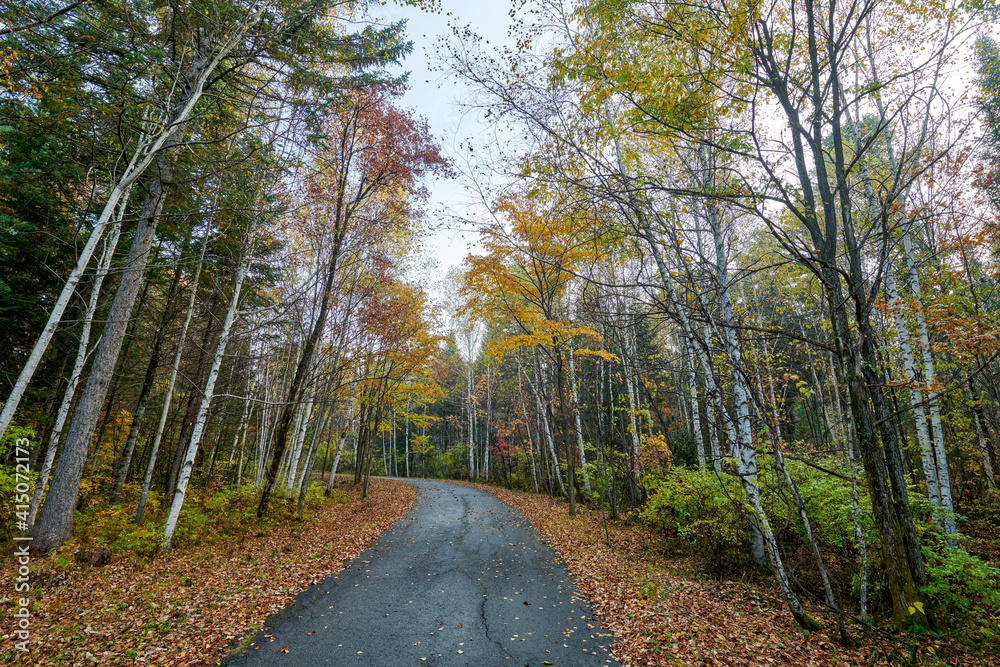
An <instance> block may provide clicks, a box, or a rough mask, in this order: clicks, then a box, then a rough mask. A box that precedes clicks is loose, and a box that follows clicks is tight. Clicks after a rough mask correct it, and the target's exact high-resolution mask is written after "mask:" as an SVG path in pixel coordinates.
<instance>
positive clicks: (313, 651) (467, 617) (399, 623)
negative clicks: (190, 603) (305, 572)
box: [224, 480, 618, 667]
mask: <svg viewBox="0 0 1000 667" xmlns="http://www.w3.org/2000/svg"><path fill="white" fill-rule="evenodd" d="M403 481H406V482H407V483H409V484H412V485H414V486H416V487H417V489H418V491H419V495H418V499H417V504H416V506H415V507H414V509H413V510H412V511H411V512H410V513H409V514H407V516H406V517H405V518H404V519H402V520H401V521H399V522H398V523H397V524H395V526H393V527H392V528H391V529H390V530H388V531H386V533H384V534H383V535H382V536H381V537H380V538H379V539H378V540H377V541H376V542H375V544H373V545H372V547H371V548H370V549H368V550H367V551H365V552H364V553H363V554H361V555H359V556H358V557H357V558H355V559H354V560H352V561H351V562H349V563H348V564H347V567H346V569H345V570H343V571H342V572H341V573H340V574H338V575H335V576H333V577H329V578H327V579H326V580H324V581H323V582H321V583H319V584H317V585H316V586H314V587H312V588H310V589H309V590H307V591H305V592H303V593H302V594H300V595H299V597H298V598H297V599H296V601H295V602H294V603H293V604H292V605H291V606H290V607H287V608H286V609H285V610H283V612H281V613H279V614H276V615H274V616H272V617H271V618H269V619H268V621H267V623H266V624H265V627H264V629H262V630H261V632H260V634H258V635H257V636H256V637H254V638H253V639H252V641H251V643H250V645H249V648H248V649H247V651H246V653H245V654H244V655H243V656H241V657H238V658H235V659H233V660H230V661H227V662H226V663H224V664H228V665H233V666H237V665H238V666H240V667H283V666H288V667H291V666H293V665H294V666H300V665H301V666H309V665H336V666H339V665H359V666H361V665H371V666H386V667H396V666H397V665H439V666H442V667H444V666H451V667H466V666H468V665H470V664H473V665H484V666H487V667H493V666H495V665H501V664H506V665H524V664H526V665H530V666H531V667H535V666H537V665H541V664H543V663H544V662H546V661H548V662H549V664H562V665H569V666H572V667H590V666H594V667H596V666H597V665H606V664H618V663H617V661H615V660H614V659H613V658H611V656H610V655H609V654H608V653H607V649H606V648H604V647H605V646H606V644H608V643H610V641H612V639H611V635H610V633H607V632H606V631H601V629H600V628H593V627H590V624H589V623H588V621H590V622H592V616H591V613H590V608H589V606H588V604H587V602H586V601H585V600H583V599H582V598H580V597H579V595H578V593H577V591H576V588H575V586H573V584H572V580H571V578H570V576H569V573H568V572H567V571H566V568H565V567H564V565H562V564H561V563H560V562H559V560H558V559H557V557H556V555H555V553H554V552H553V551H552V550H551V549H550V548H549V547H548V546H546V545H545V544H544V543H543V542H542V541H541V539H540V538H539V536H538V534H537V533H536V532H535V531H534V529H532V528H531V526H530V524H528V522H527V521H526V520H525V519H524V517H523V516H521V514H520V513H519V512H517V511H516V510H514V509H512V508H510V507H508V506H506V505H504V504H502V503H500V501H498V500H496V499H495V498H493V496H491V495H490V494H488V493H486V492H484V491H480V490H478V489H475V488H471V487H466V486H461V485H455V484H449V483H446V482H432V481H429V480H403ZM477 597H478V600H477V599H476V598H477ZM577 624H579V626H578V625H577ZM584 624H586V625H584ZM501 642H505V643H506V645H505V644H504V643H501Z"/></svg>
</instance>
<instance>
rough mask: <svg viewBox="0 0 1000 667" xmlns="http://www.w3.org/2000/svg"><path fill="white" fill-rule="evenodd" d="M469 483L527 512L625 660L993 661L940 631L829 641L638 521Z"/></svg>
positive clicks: (989, 664) (820, 666)
mask: <svg viewBox="0 0 1000 667" xmlns="http://www.w3.org/2000/svg"><path fill="white" fill-rule="evenodd" d="M470 486H475V487H478V488H481V489H483V490H486V491H489V492H490V493H491V494H493V495H494V496H495V497H496V498H498V499H499V500H501V501H503V502H505V503H507V504H508V505H511V506H512V507H514V508H516V509H518V510H520V511H521V512H522V513H523V514H524V515H525V517H526V518H527V519H528V521H529V522H530V523H531V524H532V526H534V528H535V529H536V530H537V531H538V532H539V533H540V534H541V536H542V538H543V540H545V542H546V543H547V544H548V545H549V546H550V547H551V548H552V549H553V550H554V551H555V552H556V553H557V554H558V555H559V557H560V558H561V559H562V560H563V561H564V562H565V563H566V566H567V568H568V569H569V571H570V573H571V574H572V575H573V576H574V578H575V579H576V584H577V587H578V588H579V589H580V592H581V593H582V596H583V597H584V598H586V599H587V600H588V601H589V602H590V604H591V606H592V608H593V610H594V619H593V620H594V621H595V622H596V624H599V625H601V626H602V627H603V628H606V629H607V630H609V631H610V632H611V634H613V635H614V637H615V638H616V643H615V644H614V645H613V646H612V647H611V652H612V654H613V655H614V656H615V657H616V658H618V659H619V660H620V661H621V663H622V664H623V665H627V666H632V665H692V666H696V667H707V666H709V665H733V666H739V667H744V666H747V667H770V666H772V665H803V666H807V667H814V666H815V667H827V666H834V665H836V666H841V665H843V666H858V667H873V666H874V665H884V664H889V663H890V662H892V663H893V664H898V663H902V662H905V663H906V664H914V665H924V664H926V665H950V666H954V667H973V666H976V667H980V666H981V667H993V666H997V665H1000V660H998V659H996V658H988V657H987V658H980V657H976V656H973V655H969V654H968V653H966V652H965V651H963V650H962V648H961V647H960V646H958V645H957V644H955V643H954V642H949V641H945V640H941V639H938V638H934V639H913V638H907V639H906V641H905V643H904V642H896V643H893V642H890V641H887V640H886V639H885V636H884V635H878V636H874V637H873V636H871V635H868V636H866V637H861V636H859V635H860V633H859V632H858V631H855V632H854V633H853V634H854V638H855V639H856V640H859V641H858V644H859V645H858V646H854V647H847V646H844V645H842V644H840V643H838V642H837V641H836V640H835V639H834V637H835V636H836V624H835V622H834V620H833V619H832V618H829V617H827V618H823V617H822V614H821V612H820V611H818V610H810V611H811V613H813V614H814V615H816V616H819V617H821V618H823V621H824V626H825V627H827V628H829V632H830V634H829V636H828V635H827V634H825V633H824V632H822V631H821V632H814V633H806V632H803V631H802V630H801V629H800V628H799V626H798V625H797V624H796V623H795V621H794V620H793V619H792V615H791V613H789V612H788V610H787V608H786V607H785V606H784V605H783V604H782V603H781V601H780V594H779V592H778V591H777V589H771V588H768V587H767V584H766V583H762V582H755V583H753V584H750V583H746V582H729V581H704V580H700V579H699V578H697V576H696V575H695V573H693V572H691V568H690V566H689V565H687V564H686V563H684V562H681V561H674V560H669V559H666V558H663V557H661V556H660V555H658V554H657V553H656V552H655V550H654V549H653V548H651V545H650V541H649V539H648V537H647V536H646V534H645V532H644V531H643V530H642V529H641V528H640V527H639V526H636V525H634V524H629V523H627V522H611V521H609V522H608V523H607V536H608V538H609V539H608V540H607V541H606V539H605V524H604V522H603V520H602V516H601V513H600V512H599V511H595V510H592V509H589V508H587V507H586V506H585V505H583V504H582V503H581V504H578V505H577V508H578V513H577V516H575V517H570V516H569V515H568V513H567V504H566V502H564V501H560V500H556V499H554V498H551V497H549V496H544V495H539V494H534V493H528V492H521V491H508V490H506V489H502V488H498V487H494V486H490V485H483V484H470Z"/></svg>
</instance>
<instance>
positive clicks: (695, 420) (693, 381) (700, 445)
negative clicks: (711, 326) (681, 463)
mask: <svg viewBox="0 0 1000 667" xmlns="http://www.w3.org/2000/svg"><path fill="white" fill-rule="evenodd" d="M684 343H685V345H684V347H685V348H687V352H688V353H687V354H685V355H684V365H685V366H687V372H688V383H689V384H690V392H691V430H692V431H693V432H694V446H695V451H696V452H697V453H698V470H704V469H705V436H704V435H702V432H701V409H700V408H699V407H698V378H697V375H696V374H695V371H694V363H693V362H692V360H691V357H693V356H694V347H693V346H692V345H691V340H690V339H689V338H687V337H686V336H685V338H684Z"/></svg>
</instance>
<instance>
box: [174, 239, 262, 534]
mask: <svg viewBox="0 0 1000 667" xmlns="http://www.w3.org/2000/svg"><path fill="white" fill-rule="evenodd" d="M248 235H249V232H248ZM249 262H250V245H249V243H248V244H247V249H246V256H245V257H244V258H243V261H241V262H240V268H239V271H238V272H237V274H236V286H235V287H234V288H233V297H232V299H231V300H230V302H229V310H228V311H227V312H226V319H225V321H224V322H223V324H222V333H221V334H220V336H219V345H218V347H216V349H215V358H214V359H213V360H212V370H211V371H209V374H208V382H207V383H206V384H205V393H204V395H203V396H202V399H201V405H200V406H199V407H198V417H197V419H196V420H195V423H194V429H193V430H192V431H191V440H190V443H189V444H188V448H187V451H186V452H185V455H184V463H183V464H182V465H181V469H180V472H179V473H178V476H177V489H176V490H175V491H174V499H173V502H172V503H171V504H170V512H169V514H167V523H166V526H164V528H163V543H162V544H161V545H160V552H161V553H165V552H167V551H169V550H170V542H171V541H172V540H173V537H174V529H175V528H176V527H177V519H178V518H179V517H180V514H181V507H183V505H184V496H185V494H186V493H187V486H188V482H190V481H191V471H192V470H193V469H194V460H195V456H197V454H198V446H199V445H200V444H201V437H202V434H203V432H204V430H205V423H206V422H207V421H208V408H209V406H210V405H211V403H212V397H213V395H214V394H215V383H216V381H217V380H218V379H219V369H220V368H221V367H222V360H223V358H224V357H225V353H226V346H227V345H228V344H229V337H230V335H231V334H232V330H233V322H235V321H236V313H237V310H238V306H239V301H240V291H241V290H242V289H243V279H244V278H245V277H246V272H247V264H249Z"/></svg>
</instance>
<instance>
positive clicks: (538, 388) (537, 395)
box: [515, 356, 566, 496]
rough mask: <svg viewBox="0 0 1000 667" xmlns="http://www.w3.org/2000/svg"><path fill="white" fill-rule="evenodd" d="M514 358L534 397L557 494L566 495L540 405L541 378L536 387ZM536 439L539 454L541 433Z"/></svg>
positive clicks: (541, 404) (545, 419) (543, 411)
mask: <svg viewBox="0 0 1000 667" xmlns="http://www.w3.org/2000/svg"><path fill="white" fill-rule="evenodd" d="M515 358H516V359H517V367H518V369H519V370H520V371H521V374H522V375H524V379H525V380H527V381H528V386H529V387H531V391H532V393H533V394H534V395H535V410H536V415H537V417H538V420H539V423H540V425H541V427H542V428H541V429H540V431H544V435H545V442H546V443H547V444H548V446H549V454H550V455H551V456H552V465H553V466H554V467H555V470H554V471H553V472H554V475H555V478H556V480H557V481H558V482H559V492H560V493H561V494H562V495H564V496H565V495H566V485H565V484H563V479H562V472H561V471H560V470H559V457H558V456H556V447H555V444H554V443H553V441H552V432H551V431H550V430H549V418H548V415H547V414H546V412H545V408H544V406H543V403H542V396H541V391H542V387H541V386H540V385H541V382H542V378H541V376H540V375H539V377H538V382H539V386H536V385H535V383H534V382H532V381H531V377H529V376H528V374H527V373H525V372H524V368H522V367H521V359H520V357H516V356H515ZM536 366H537V361H536ZM538 439H539V443H538V449H539V452H541V449H542V443H541V440H542V433H541V432H539V434H538Z"/></svg>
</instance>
